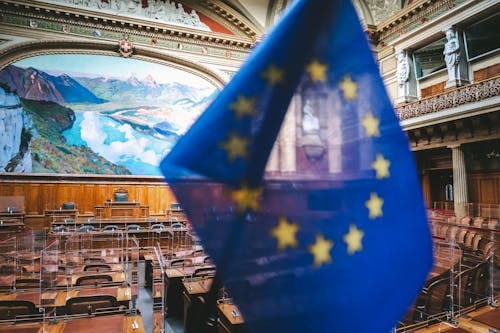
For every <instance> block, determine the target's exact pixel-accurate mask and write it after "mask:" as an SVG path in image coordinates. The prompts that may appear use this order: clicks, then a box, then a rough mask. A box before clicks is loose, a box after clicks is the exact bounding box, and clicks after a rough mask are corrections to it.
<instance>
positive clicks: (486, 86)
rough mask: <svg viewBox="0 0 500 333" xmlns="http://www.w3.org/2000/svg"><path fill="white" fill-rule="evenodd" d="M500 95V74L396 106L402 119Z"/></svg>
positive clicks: (397, 112)
mask: <svg viewBox="0 0 500 333" xmlns="http://www.w3.org/2000/svg"><path fill="white" fill-rule="evenodd" d="M498 95H500V76H496V77H494V78H491V79H488V80H484V81H480V82H477V83H473V84H469V85H466V86H463V87H459V88H456V89H453V90H449V91H446V92H444V93H442V94H439V95H436V96H431V97H428V98H423V99H421V100H418V101H416V102H413V103H408V104H406V105H403V106H400V107H396V114H397V115H398V116H399V118H400V119H401V120H406V119H410V118H415V117H420V116H423V115H426V114H429V113H434V112H439V111H442V110H446V109H451V108H454V107H458V106H460V105H464V104H468V103H473V102H479V101H482V100H485V99H487V98H491V97H496V96H498Z"/></svg>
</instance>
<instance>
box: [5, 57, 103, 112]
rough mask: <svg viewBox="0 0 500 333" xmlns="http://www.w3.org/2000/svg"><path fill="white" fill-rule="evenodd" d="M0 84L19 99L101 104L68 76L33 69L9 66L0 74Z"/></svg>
mask: <svg viewBox="0 0 500 333" xmlns="http://www.w3.org/2000/svg"><path fill="white" fill-rule="evenodd" d="M0 83H3V84H6V85H7V86H9V88H10V89H11V90H12V91H15V92H16V93H17V94H18V95H19V97H22V98H26V99H31V100H36V101H51V102H57V103H102V102H104V100H102V99H100V98H98V97H96V96H95V95H94V94H93V93H92V92H90V91H89V90H88V89H87V88H85V87H84V86H82V85H81V84H80V83H78V82H77V81H75V80H74V79H73V78H71V77H70V76H69V75H65V74H63V75H59V76H54V75H50V74H47V73H45V72H43V71H39V70H37V69H35V68H31V67H30V68H20V67H16V66H13V65H9V66H7V67H6V68H4V69H3V70H2V71H1V72H0Z"/></svg>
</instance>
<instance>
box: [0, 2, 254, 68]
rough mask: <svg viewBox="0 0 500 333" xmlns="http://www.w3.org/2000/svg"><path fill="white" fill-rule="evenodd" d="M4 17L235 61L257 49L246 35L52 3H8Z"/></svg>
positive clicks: (18, 22)
mask: <svg viewBox="0 0 500 333" xmlns="http://www.w3.org/2000/svg"><path fill="white" fill-rule="evenodd" d="M0 16H1V18H2V19H1V20H0V23H2V24H5V25H13V26H19V27H25V28H26V27H28V28H30V29H37V30H41V31H44V30H51V31H54V32H58V33H64V34H67V35H79V36H85V37H91V38H103V39H114V40H120V39H122V38H123V37H124V35H127V36H128V37H129V39H130V40H131V41H133V42H134V43H143V44H146V45H153V44H154V43H153V40H156V41H157V42H158V43H157V44H156V45H155V46H158V47H161V46H163V47H168V48H172V49H173V48H177V47H178V44H177V43H179V42H180V43H188V44H192V45H196V46H197V52H201V47H202V46H206V47H208V48H209V51H210V49H213V48H219V49H224V50H230V51H231V52H232V53H233V54H232V57H236V58H238V57H239V58H240V59H243V58H244V57H245V56H246V53H248V51H249V50H250V48H251V47H253V45H254V40H253V38H251V37H248V36H245V33H244V32H241V36H234V35H227V34H221V33H214V32H207V31H201V30H195V29H190V28H186V27H178V26H172V25H168V24H164V23H161V22H153V21H149V20H144V19H140V18H134V17H116V16H114V15H111V14H107V13H101V12H96V11H91V10H87V9H78V10H76V9H75V8H71V7H64V6H59V5H57V4H51V3H41V2H37V3H34V2H33V1H12V0H4V1H2V6H1V7H0ZM219 20H220V18H219ZM240 31H242V30H241V29H240ZM245 31H246V30H245ZM161 41H169V42H171V44H172V45H164V44H165V43H163V44H162V43H160V42H161ZM173 42H177V43H175V44H174V43H173ZM224 53H225V52H224ZM209 54H210V52H209Z"/></svg>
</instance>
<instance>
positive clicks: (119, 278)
mask: <svg viewBox="0 0 500 333" xmlns="http://www.w3.org/2000/svg"><path fill="white" fill-rule="evenodd" d="M93 275H109V276H111V278H112V282H124V281H125V279H126V276H125V273H124V272H102V273H96V274H74V275H72V276H71V282H70V285H71V286H75V285H76V280H78V278H79V277H82V276H93ZM67 282H68V281H66V279H61V280H60V281H59V282H58V283H57V286H59V287H64V286H66V285H67Z"/></svg>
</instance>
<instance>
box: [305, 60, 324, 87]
mask: <svg viewBox="0 0 500 333" xmlns="http://www.w3.org/2000/svg"><path fill="white" fill-rule="evenodd" d="M327 69H328V66H327V65H325V64H322V63H320V62H319V61H318V60H317V59H314V60H313V61H311V63H310V64H309V65H307V67H306V70H307V71H308V72H309V75H311V80H313V82H316V81H320V82H326V70H327Z"/></svg>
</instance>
